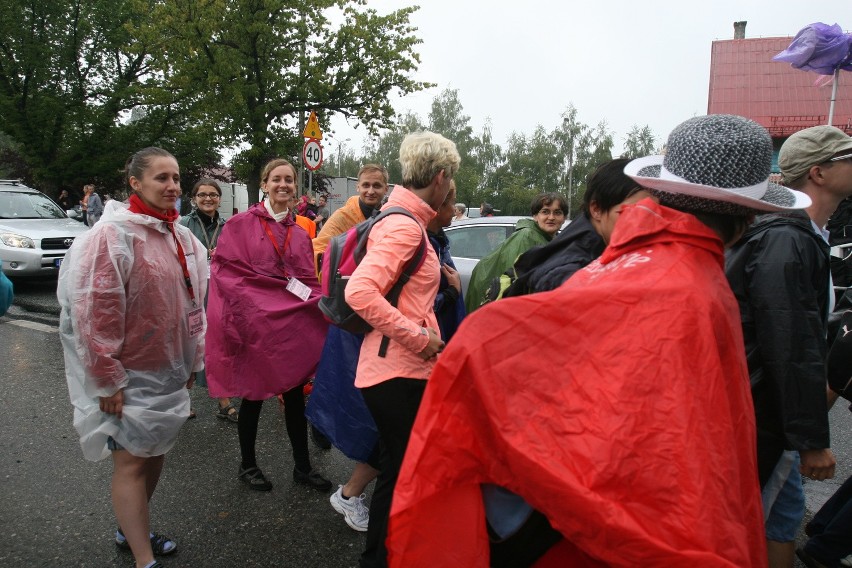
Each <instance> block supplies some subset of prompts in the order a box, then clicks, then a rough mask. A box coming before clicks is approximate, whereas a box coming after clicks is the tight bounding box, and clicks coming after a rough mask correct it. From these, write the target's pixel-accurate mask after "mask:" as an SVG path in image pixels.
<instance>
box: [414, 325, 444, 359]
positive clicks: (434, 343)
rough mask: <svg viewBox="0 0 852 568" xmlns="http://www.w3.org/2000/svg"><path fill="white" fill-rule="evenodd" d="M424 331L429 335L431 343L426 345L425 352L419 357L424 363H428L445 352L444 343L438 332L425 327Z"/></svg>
mask: <svg viewBox="0 0 852 568" xmlns="http://www.w3.org/2000/svg"><path fill="white" fill-rule="evenodd" d="M423 329H425V330H426V333H428V334H429V343H427V344H426V347H424V348H423V351H421V352H420V353H419V355H420V357H421V358H422V359H423V360H424V361H428V360H429V359H431V358H432V357H434V356H435V355H437V354H438V353H440V352H441V351H443V350H444V341H443V340H442V339H441V336H440V335H438V332H437V331H435V330H434V329H432V328H431V327H424V328H423Z"/></svg>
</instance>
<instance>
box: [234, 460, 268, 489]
mask: <svg viewBox="0 0 852 568" xmlns="http://www.w3.org/2000/svg"><path fill="white" fill-rule="evenodd" d="M239 477H240V479H242V480H243V482H244V483H246V484H248V486H249V487H251V488H252V489H254V490H255V491H269V490H270V489H272V484H271V483H269V481H267V480H266V478H265V477H264V476H263V472H262V471H260V468H259V467H250V468H248V469H243V468H242V466H240V474H239Z"/></svg>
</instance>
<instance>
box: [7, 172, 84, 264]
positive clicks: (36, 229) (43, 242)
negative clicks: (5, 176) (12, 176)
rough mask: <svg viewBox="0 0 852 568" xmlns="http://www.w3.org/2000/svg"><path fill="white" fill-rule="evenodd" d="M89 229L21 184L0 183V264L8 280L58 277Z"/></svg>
mask: <svg viewBox="0 0 852 568" xmlns="http://www.w3.org/2000/svg"><path fill="white" fill-rule="evenodd" d="M87 230H88V227H86V226H85V225H83V224H82V223H80V222H78V221H75V220H74V219H72V218H70V217H69V216H68V213H67V212H66V211H63V210H62V208H61V207H59V205H57V204H56V203H55V202H54V201H53V200H52V199H50V198H49V197H48V196H46V195H45V194H43V193H42V192H40V191H37V190H35V189H32V188H29V187H27V186H25V185H23V184H22V183H21V182H20V181H18V180H0V260H2V261H3V272H4V273H5V274H6V275H7V276H12V277H15V276H38V275H56V274H57V273H58V272H59V266H60V265H61V264H62V260H63V259H64V258H65V253H66V252H68V249H69V248H70V247H71V244H72V243H73V242H74V239H75V238H77V237H78V236H80V235H82V234H83V233H84V232H86V231H87Z"/></svg>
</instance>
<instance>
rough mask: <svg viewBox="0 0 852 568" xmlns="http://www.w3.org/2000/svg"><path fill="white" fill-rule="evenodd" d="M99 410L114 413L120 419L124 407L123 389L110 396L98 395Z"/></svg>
mask: <svg viewBox="0 0 852 568" xmlns="http://www.w3.org/2000/svg"><path fill="white" fill-rule="evenodd" d="M98 398H99V399H100V406H101V412H105V413H107V414H115V415H116V416H117V417H118V419H119V420H121V411H122V409H123V408H124V391H123V390H120V391H118V392H116V393H115V394H114V395H112V396H100V397H98Z"/></svg>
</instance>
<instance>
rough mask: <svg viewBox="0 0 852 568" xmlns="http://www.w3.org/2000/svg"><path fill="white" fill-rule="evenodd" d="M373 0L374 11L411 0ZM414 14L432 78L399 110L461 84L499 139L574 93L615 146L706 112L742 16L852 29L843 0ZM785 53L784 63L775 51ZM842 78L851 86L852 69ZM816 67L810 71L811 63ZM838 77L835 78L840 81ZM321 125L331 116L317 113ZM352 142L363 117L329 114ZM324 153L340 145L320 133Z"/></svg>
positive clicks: (447, 2)
mask: <svg viewBox="0 0 852 568" xmlns="http://www.w3.org/2000/svg"><path fill="white" fill-rule="evenodd" d="M410 4H412V3H409V2H405V1H403V0H368V6H369V7H371V8H374V9H375V10H377V11H378V12H379V13H382V14H386V13H388V12H390V11H392V10H395V9H398V8H400V7H404V6H406V5H410ZM419 4H420V6H421V7H420V9H419V10H418V11H417V12H415V13H414V15H413V16H412V23H413V24H414V25H415V26H416V27H417V28H418V32H417V33H418V35H419V36H420V38H421V39H422V40H423V43H422V44H420V45H419V46H418V48H419V53H420V57H421V65H420V68H419V70H418V72H417V74H416V76H415V77H416V78H417V79H419V80H421V81H428V82H431V83H436V84H437V87H435V88H432V89H429V90H427V91H422V92H420V93H417V94H414V95H408V96H407V97H405V98H397V99H394V107H395V108H396V109H397V111H400V112H402V111H406V110H412V111H414V112H416V113H417V114H419V115H420V117H421V118H422V119H423V120H424V121H425V120H426V119H427V115H428V112H429V107H430V105H431V102H432V99H433V98H434V97H435V95H436V94H438V93H439V92H440V91H442V90H443V89H446V88H454V89H458V90H459V96H460V98H461V102H462V104H463V106H464V110H465V112H466V114H467V115H469V116H470V117H471V123H472V126H473V128H474V131H475V132H476V133H477V134H478V133H479V131H480V129H481V128H482V125H483V123H484V122H485V120H486V119H487V118H490V119H491V122H492V125H493V133H494V138H495V141H496V142H497V143H499V144H500V145H501V146H504V145H505V141H506V139H507V138H508V136H509V135H510V134H511V133H512V132H521V133H526V134H530V133H532V131H533V129H534V128H535V126H536V125H537V124H542V125H543V126H544V127H545V128H546V129H547V130H551V129H553V128H554V127H555V126H556V125H557V124H559V121H560V114H561V113H562V111H563V110H564V109H565V107H566V106H567V105H568V104H569V103H573V104H574V106H575V107H577V110H578V115H579V119H580V120H581V121H582V122H584V123H586V124H591V125H594V124H597V123H598V122H599V121H601V120H606V121H607V123H608V125H609V128H610V129H611V130H612V131H613V132H614V139H615V148H614V153H615V154H618V153H620V152H621V147H622V144H623V142H624V138H625V136H626V134H627V132H628V131H629V130H630V128H631V127H632V126H633V125H634V124H637V125H640V126H643V125H645V124H647V125H649V126H650V127H651V129H652V130H653V132H654V134H655V135H656V136H657V138H658V142H659V141H660V140H664V139H665V138H666V136H668V133H669V131H671V129H672V128H673V127H674V126H676V125H677V124H678V123H680V122H682V121H683V120H685V119H687V118H689V117H691V116H695V115H701V114H705V113H706V112H707V93H708V82H709V76H710V72H709V68H710V46H711V42H712V41H714V40H717V39H732V38H733V34H734V27H733V22H735V21H740V20H746V21H747V22H748V26H747V27H746V37H747V38H753V37H777V36H793V35H795V34H796V33H797V32H798V31H799V30H800V29H801V28H802V27H804V26H806V25H808V24H811V23H814V22H824V23H827V24H834V23H838V24H840V26H841V27H842V28H843V29H844V30H847V31H848V30H850V29H852V2H850V1H849V0H831V1H828V0H810V1H806V0H772V1H769V0H716V1H714V2H706V3H705V2H693V1H689V0H646V1H644V2H643V1H636V0H577V1H571V0H561V1H560V0H525V1H522V2H506V1H504V0H493V1H489V0H420V1H419ZM779 65H780V63H779ZM844 75H845V77H848V79H847V81H848V88H849V89H850V90H852V74H849V73H847V74H844ZM814 78H816V75H814ZM841 86H842V83H841ZM322 126H323V128H326V129H327V127H326V125H322ZM330 126H331V127H332V128H333V129H335V130H336V133H335V134H336V137H337V138H338V139H339V140H346V139H347V138H348V139H350V142H347V143H345V145H346V146H347V147H355V148H358V147H360V146H361V145H362V143H363V140H364V138H365V130H364V128H363V127H359V128H357V129H352V128H351V127H350V126H348V125H347V124H346V123H345V121H343V120H342V119H336V120H335V121H334V122H333V123H332V124H331V125H330ZM324 146H325V152H326V155H330V154H332V153H335V152H336V151H337V144H336V142H335V141H334V140H329V139H326V140H324Z"/></svg>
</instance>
